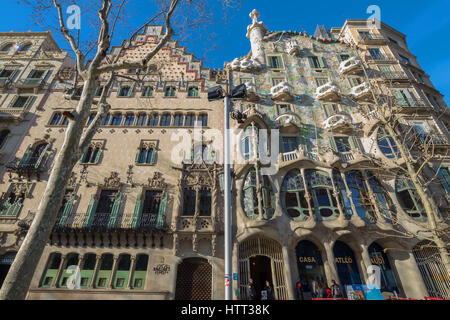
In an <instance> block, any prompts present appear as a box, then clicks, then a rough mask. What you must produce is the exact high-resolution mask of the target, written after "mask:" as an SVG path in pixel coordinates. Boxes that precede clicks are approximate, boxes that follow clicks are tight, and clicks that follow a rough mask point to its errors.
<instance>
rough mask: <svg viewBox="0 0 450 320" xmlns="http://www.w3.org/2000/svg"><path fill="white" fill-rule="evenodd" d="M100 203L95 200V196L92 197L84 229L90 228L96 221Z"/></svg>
mask: <svg viewBox="0 0 450 320" xmlns="http://www.w3.org/2000/svg"><path fill="white" fill-rule="evenodd" d="M97 205H98V201H97V200H95V198H94V195H91V200H90V202H89V205H88V209H87V212H86V216H85V217H84V222H83V227H84V228H86V227H90V226H91V224H92V220H93V219H94V213H95V211H96V210H97Z"/></svg>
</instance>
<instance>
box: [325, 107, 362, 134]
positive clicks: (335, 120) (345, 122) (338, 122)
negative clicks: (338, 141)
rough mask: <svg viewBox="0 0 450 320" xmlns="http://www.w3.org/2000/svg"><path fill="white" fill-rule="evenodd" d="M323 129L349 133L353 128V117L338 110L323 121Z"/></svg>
mask: <svg viewBox="0 0 450 320" xmlns="http://www.w3.org/2000/svg"><path fill="white" fill-rule="evenodd" d="M322 124H323V125H324V129H325V130H327V131H330V132H336V133H349V132H352V131H353V130H354V126H353V119H352V117H351V116H350V115H349V114H348V113H346V112H339V113H337V114H334V115H332V116H330V117H329V118H328V119H326V120H325V121H324V122H323V123H322Z"/></svg>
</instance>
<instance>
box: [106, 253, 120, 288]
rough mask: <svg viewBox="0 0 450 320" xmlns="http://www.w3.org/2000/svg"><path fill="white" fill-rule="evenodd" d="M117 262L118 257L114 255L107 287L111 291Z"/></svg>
mask: <svg viewBox="0 0 450 320" xmlns="http://www.w3.org/2000/svg"><path fill="white" fill-rule="evenodd" d="M117 260H119V256H118V255H114V262H113V266H112V270H111V276H110V277H109V285H108V288H110V289H113V287H114V284H113V281H114V275H115V274H116V269H117Z"/></svg>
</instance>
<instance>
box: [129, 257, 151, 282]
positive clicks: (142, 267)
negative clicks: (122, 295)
mask: <svg viewBox="0 0 450 320" xmlns="http://www.w3.org/2000/svg"><path fill="white" fill-rule="evenodd" d="M147 267H148V255H146V254H138V255H137V256H136V267H135V268H134V272H133V277H132V280H131V285H132V289H144V284H145V278H146V275H147Z"/></svg>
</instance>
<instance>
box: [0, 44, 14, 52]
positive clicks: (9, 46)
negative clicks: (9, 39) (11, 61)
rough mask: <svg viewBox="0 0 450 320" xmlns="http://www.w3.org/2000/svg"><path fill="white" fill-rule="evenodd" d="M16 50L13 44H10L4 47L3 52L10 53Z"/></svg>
mask: <svg viewBox="0 0 450 320" xmlns="http://www.w3.org/2000/svg"><path fill="white" fill-rule="evenodd" d="M13 48H14V46H13V44H12V43H8V44H6V45H4V46H3V47H2V50H1V51H2V52H9V51H11V50H12V49H13Z"/></svg>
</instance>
